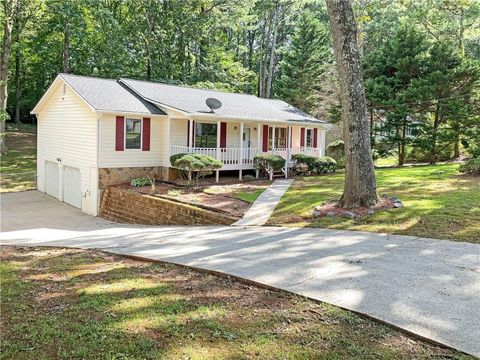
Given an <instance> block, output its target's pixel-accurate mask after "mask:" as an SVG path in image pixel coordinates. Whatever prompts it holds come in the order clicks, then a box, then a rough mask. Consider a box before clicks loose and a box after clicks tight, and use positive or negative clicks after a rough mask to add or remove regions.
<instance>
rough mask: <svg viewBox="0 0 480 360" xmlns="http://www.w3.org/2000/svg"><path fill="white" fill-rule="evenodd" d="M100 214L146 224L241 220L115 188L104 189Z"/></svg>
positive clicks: (201, 223)
mask: <svg viewBox="0 0 480 360" xmlns="http://www.w3.org/2000/svg"><path fill="white" fill-rule="evenodd" d="M100 216H101V217H103V218H105V219H108V220H112V221H116V222H121V223H131V224H145V225H230V224H233V223H234V222H236V221H237V220H238V219H237V218H235V217H233V216H229V215H225V214H222V213H219V212H215V211H212V210H206V209H201V208H198V207H195V206H192V205H188V204H182V203H179V202H175V201H172V200H168V199H163V198H159V197H156V196H149V195H144V194H139V193H135V192H133V191H131V190H129V189H121V188H116V187H108V188H107V189H105V191H104V193H103V196H102V201H101V203H100Z"/></svg>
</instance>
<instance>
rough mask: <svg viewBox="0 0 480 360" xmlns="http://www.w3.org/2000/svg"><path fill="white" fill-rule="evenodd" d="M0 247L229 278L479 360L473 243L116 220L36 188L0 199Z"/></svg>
mask: <svg viewBox="0 0 480 360" xmlns="http://www.w3.org/2000/svg"><path fill="white" fill-rule="evenodd" d="M1 206H2V209H1V210H2V216H1V220H2V222H1V229H2V233H1V234H0V243H2V244H16V245H55V246H74V247H80V248H100V249H104V250H107V251H110V252H113V253H117V254H129V255H136V256H141V257H145V258H150V259H158V260H165V261H170V262H174V263H178V264H184V265H189V266H194V267H199V268H204V269H209V270H215V271H220V272H224V273H229V274H233V275H236V276H239V277H242V278H247V279H250V280H253V281H256V282H259V283H263V284H268V285H271V286H274V287H278V288H281V289H285V290H288V291H292V292H295V293H298V294H302V295H306V296H308V297H311V298H314V299H318V300H321V301H326V302H329V303H332V304H335V305H339V306H342V307H344V308H348V309H351V310H355V311H358V312H361V313H365V314H368V315H370V316H372V317H375V318H378V319H381V320H384V321H386V322H388V323H391V324H394V325H396V326H398V327H401V328H403V329H405V330H408V331H410V332H413V333H416V334H418V335H421V336H423V337H426V338H430V339H433V340H435V341H438V342H440V343H443V344H446V345H449V346H452V347H454V348H456V349H459V350H462V351H464V352H467V353H470V354H473V355H476V356H480V341H479V339H480V245H476V244H470V243H461V242H452V241H445V240H443V241H439V240H432V239H423V238H415V237H409V236H393V235H386V234H373V233H362V232H349V231H336V230H326V229H298V228H296V229H292V228H280V227H249V228H242V227H226V226H218V227H217V226H211V227H205V226H204V227H201V226H199V227H185V226H170V227H167V226H165V227H146V226H132V225H118V224H114V223H111V222H108V221H105V220H102V219H100V218H95V217H91V216H88V215H85V214H83V213H82V212H80V211H79V210H77V209H75V208H73V207H71V206H69V205H66V204H62V203H59V202H58V201H56V200H54V199H52V198H50V197H49V196H46V195H43V194H41V193H39V192H36V191H29V192H23V193H15V194H4V195H2V196H1Z"/></svg>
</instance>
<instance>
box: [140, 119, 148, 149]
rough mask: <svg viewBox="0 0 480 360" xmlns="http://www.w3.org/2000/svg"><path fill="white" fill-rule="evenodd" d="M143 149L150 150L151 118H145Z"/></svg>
mask: <svg viewBox="0 0 480 360" xmlns="http://www.w3.org/2000/svg"><path fill="white" fill-rule="evenodd" d="M142 151H150V118H143V129H142Z"/></svg>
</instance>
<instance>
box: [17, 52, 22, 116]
mask: <svg viewBox="0 0 480 360" xmlns="http://www.w3.org/2000/svg"><path fill="white" fill-rule="evenodd" d="M21 90H22V89H21V88H20V53H19V52H18V51H17V53H16V54H15V123H17V124H20V123H21V119H20V100H21V95H22V92H21Z"/></svg>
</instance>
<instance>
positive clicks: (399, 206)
mask: <svg viewBox="0 0 480 360" xmlns="http://www.w3.org/2000/svg"><path fill="white" fill-rule="evenodd" d="M393 207H394V208H397V209H398V208H401V207H403V203H402V202H401V201H400V200H399V201H395V202H394V203H393Z"/></svg>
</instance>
